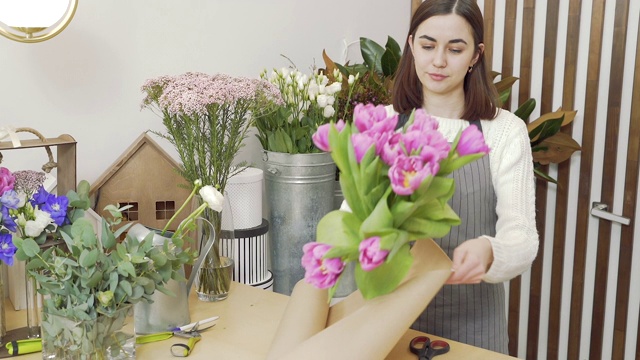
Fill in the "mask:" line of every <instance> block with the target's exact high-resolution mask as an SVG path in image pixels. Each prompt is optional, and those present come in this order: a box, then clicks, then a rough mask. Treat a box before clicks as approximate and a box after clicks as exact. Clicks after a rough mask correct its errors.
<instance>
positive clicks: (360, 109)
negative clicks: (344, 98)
mask: <svg viewBox="0 0 640 360" xmlns="http://www.w3.org/2000/svg"><path fill="white" fill-rule="evenodd" d="M353 123H354V124H355V125H356V128H357V129H358V131H360V132H361V133H363V132H365V131H368V130H371V131H374V132H376V133H381V132H389V131H394V130H395V128H396V124H397V123H398V116H397V115H392V116H388V115H387V109H385V107H384V106H383V105H378V106H374V105H373V104H367V105H363V104H358V105H356V107H355V108H354V109H353Z"/></svg>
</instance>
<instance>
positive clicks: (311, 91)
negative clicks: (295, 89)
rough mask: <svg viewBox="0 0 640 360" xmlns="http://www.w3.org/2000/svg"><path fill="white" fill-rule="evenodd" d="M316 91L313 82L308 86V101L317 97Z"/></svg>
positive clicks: (316, 87) (316, 86)
mask: <svg viewBox="0 0 640 360" xmlns="http://www.w3.org/2000/svg"><path fill="white" fill-rule="evenodd" d="M318 90H319V89H318V84H316V83H315V82H312V83H311V84H309V90H308V91H309V99H314V98H315V97H316V95H318Z"/></svg>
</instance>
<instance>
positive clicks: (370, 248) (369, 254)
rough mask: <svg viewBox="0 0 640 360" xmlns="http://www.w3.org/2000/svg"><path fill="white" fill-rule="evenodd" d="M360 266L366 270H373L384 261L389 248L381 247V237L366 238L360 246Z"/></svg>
mask: <svg viewBox="0 0 640 360" xmlns="http://www.w3.org/2000/svg"><path fill="white" fill-rule="evenodd" d="M358 250H359V251H360V256H359V257H358V260H359V261H360V266H361V267H362V270H364V271H371V270H373V269H375V268H377V267H378V266H380V265H382V263H384V261H385V259H386V258H387V255H389V250H384V249H380V237H379V236H373V237H370V238H367V239H364V240H363V241H362V242H361V243H360V246H359V247H358Z"/></svg>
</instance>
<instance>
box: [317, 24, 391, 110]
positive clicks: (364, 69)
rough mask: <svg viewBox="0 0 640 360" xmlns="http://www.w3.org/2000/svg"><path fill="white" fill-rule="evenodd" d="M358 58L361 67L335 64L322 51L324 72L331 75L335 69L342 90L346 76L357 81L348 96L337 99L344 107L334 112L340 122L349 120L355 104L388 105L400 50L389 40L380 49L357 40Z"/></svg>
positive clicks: (370, 41) (367, 40) (371, 43)
mask: <svg viewBox="0 0 640 360" xmlns="http://www.w3.org/2000/svg"><path fill="white" fill-rule="evenodd" d="M360 54H361V55H362V59H363V62H362V63H355V64H349V63H348V62H347V63H346V64H339V63H336V62H334V61H333V60H331V58H329V56H328V55H327V54H326V52H324V51H323V56H322V57H323V59H324V63H325V67H326V72H327V73H328V74H332V73H333V71H334V69H338V70H339V71H340V73H341V74H342V75H343V86H344V82H345V81H346V79H348V78H349V75H353V76H354V77H357V78H358V81H357V82H356V84H355V86H354V88H353V90H352V91H351V93H350V94H347V93H341V94H340V96H339V97H340V98H342V99H343V101H342V103H344V104H345V105H344V107H343V108H342V109H339V110H338V114H339V118H340V119H344V121H351V119H353V108H354V106H355V104H357V103H363V104H367V103H371V104H374V105H380V104H382V105H387V104H390V103H391V100H392V99H391V92H392V90H393V77H394V76H395V73H396V70H397V69H398V65H399V63H400V57H401V56H402V49H401V48H400V45H399V44H398V42H397V41H396V40H394V39H393V38H392V37H390V36H389V37H387V42H386V43H385V46H384V47H383V46H382V45H380V44H378V43H377V42H375V41H373V40H371V39H368V38H365V37H361V38H360Z"/></svg>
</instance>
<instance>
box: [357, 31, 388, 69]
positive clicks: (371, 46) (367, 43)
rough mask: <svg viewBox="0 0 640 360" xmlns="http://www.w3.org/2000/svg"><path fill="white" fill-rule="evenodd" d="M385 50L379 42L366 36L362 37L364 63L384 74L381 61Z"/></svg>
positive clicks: (361, 47)
mask: <svg viewBox="0 0 640 360" xmlns="http://www.w3.org/2000/svg"><path fill="white" fill-rule="evenodd" d="M384 51H385V48H383V47H382V46H380V44H378V43H377V42H375V41H373V40H371V39H367V38H365V37H361V38H360V53H361V54H362V59H363V60H364V63H365V64H367V67H369V69H370V70H373V71H374V72H375V73H378V74H382V66H381V64H380V62H381V60H382V54H384Z"/></svg>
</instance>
